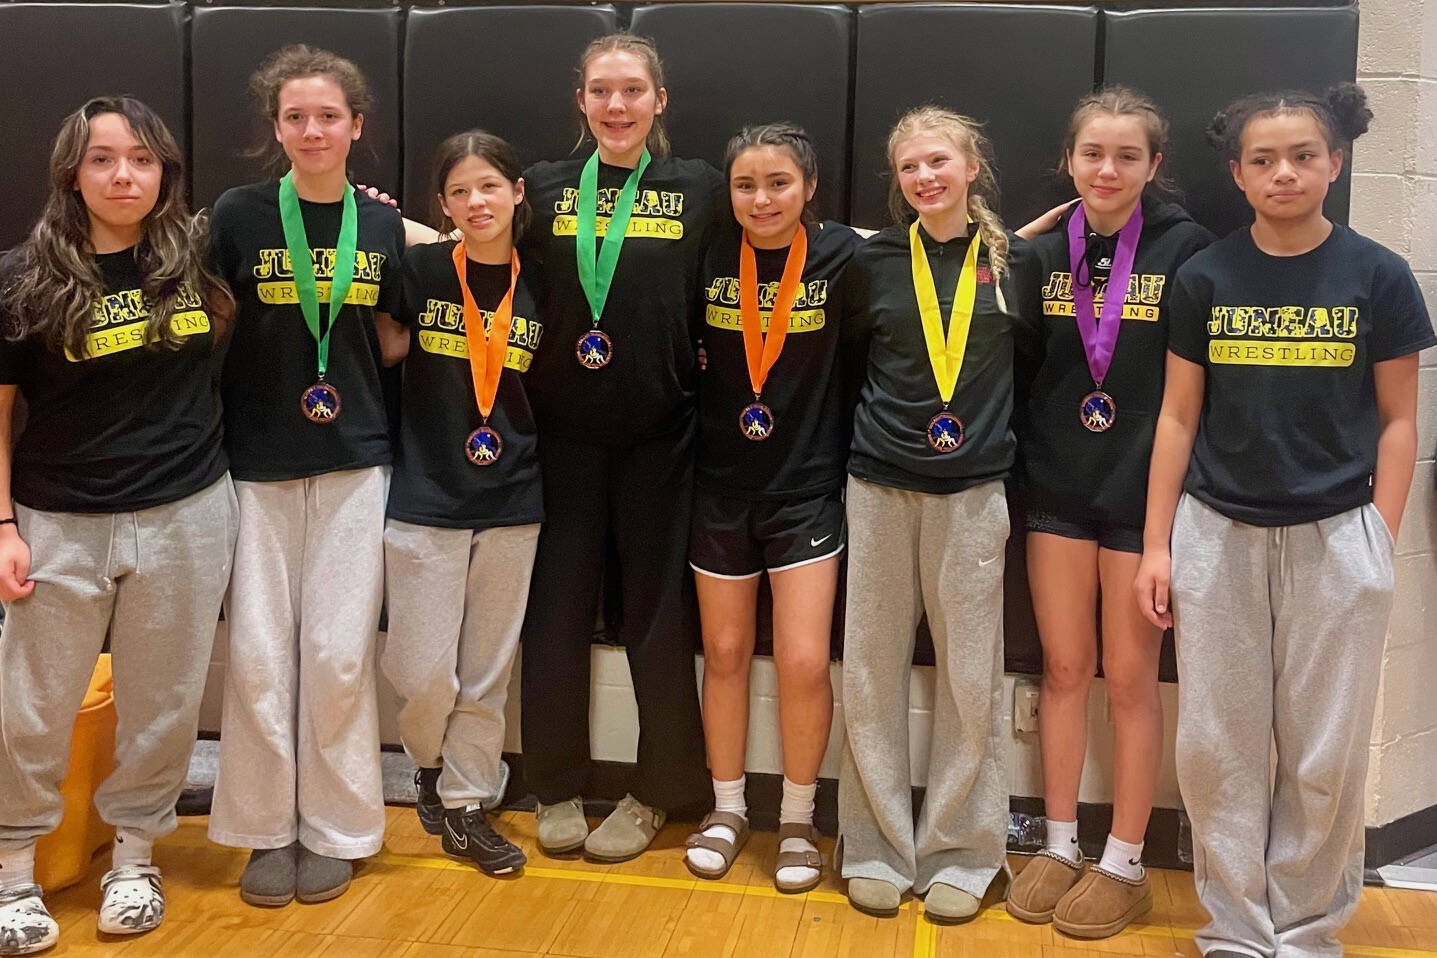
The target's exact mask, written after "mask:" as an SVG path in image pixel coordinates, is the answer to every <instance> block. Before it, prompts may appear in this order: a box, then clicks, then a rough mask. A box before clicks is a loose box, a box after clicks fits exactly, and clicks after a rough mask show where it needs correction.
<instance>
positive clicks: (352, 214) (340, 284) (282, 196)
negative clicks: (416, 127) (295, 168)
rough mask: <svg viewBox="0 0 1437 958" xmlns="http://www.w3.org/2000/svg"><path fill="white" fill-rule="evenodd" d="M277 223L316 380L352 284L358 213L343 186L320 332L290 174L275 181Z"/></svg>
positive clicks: (311, 272) (350, 190)
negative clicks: (314, 358) (312, 349)
mask: <svg viewBox="0 0 1437 958" xmlns="http://www.w3.org/2000/svg"><path fill="white" fill-rule="evenodd" d="M279 222H280V225H281V226H283V227H284V245H285V246H287V247H288V248H289V267H290V272H291V274H292V275H293V276H294V291H295V295H296V296H297V297H298V298H299V309H300V312H302V313H304V322H305V325H306V326H308V327H309V334H310V335H311V336H313V337H314V342H315V344H316V346H317V347H318V351H319V378H320V379H323V378H324V372H325V369H326V368H327V367H328V366H329V334H330V333H331V332H333V331H334V321H335V319H336V318H338V316H339V311H340V310H341V309H343V308H344V299H345V297H346V296H348V295H349V287H350V285H351V284H352V283H353V282H354V253H355V249H356V248H357V247H358V245H359V209H358V206H357V204H356V203H355V202H354V189H353V188H352V187H351V186H350V185H349V184H348V183H345V185H344V210H343V212H342V213H341V214H340V217H339V240H338V242H337V243H336V244H335V249H334V274H333V276H332V277H331V278H330V284H329V298H328V301H329V315H328V317H326V322H325V325H324V328H323V330H321V329H320V325H319V288H318V285H317V284H316V283H315V281H314V261H313V260H312V259H311V258H310V251H309V237H308V236H306V235H305V232H304V216H303V214H302V213H300V209H299V193H298V192H296V190H295V188H294V179H293V173H286V174H285V175H284V177H283V178H282V179H281V180H280V181H279Z"/></svg>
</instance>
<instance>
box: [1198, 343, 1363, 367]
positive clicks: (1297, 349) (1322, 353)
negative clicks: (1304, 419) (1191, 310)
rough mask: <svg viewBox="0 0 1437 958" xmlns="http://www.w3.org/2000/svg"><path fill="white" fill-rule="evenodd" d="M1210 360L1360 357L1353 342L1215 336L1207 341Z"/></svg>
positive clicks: (1296, 362)
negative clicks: (1267, 339) (1269, 339)
mask: <svg viewBox="0 0 1437 958" xmlns="http://www.w3.org/2000/svg"><path fill="white" fill-rule="evenodd" d="M1207 357H1208V362H1210V363H1216V364H1222V365H1225V366H1321V367H1345V366H1351V365H1352V363H1353V360H1354V359H1356V357H1357V347H1356V346H1355V345H1353V344H1352V343H1334V342H1330V341H1322V340H1318V341H1307V342H1292V341H1289V342H1281V343H1272V342H1262V341H1261V340H1250V339H1214V340H1211V341H1210V342H1209V343H1208V345H1207Z"/></svg>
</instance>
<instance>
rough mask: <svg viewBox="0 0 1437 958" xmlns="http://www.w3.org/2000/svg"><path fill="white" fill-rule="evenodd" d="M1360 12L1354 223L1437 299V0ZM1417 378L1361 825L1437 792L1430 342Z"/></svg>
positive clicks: (1436, 359)
mask: <svg viewBox="0 0 1437 958" xmlns="http://www.w3.org/2000/svg"><path fill="white" fill-rule="evenodd" d="M1361 12H1362V17H1361V27H1360V35H1359V44H1358V60H1357V70H1358V81H1359V82H1360V83H1361V84H1362V85H1363V86H1364V87H1365V88H1366V90H1367V93H1368V96H1369V97H1370V98H1371V105H1372V109H1373V112H1374V113H1375V114H1376V119H1375V121H1374V122H1373V125H1372V130H1371V132H1369V133H1368V135H1367V136H1365V137H1363V138H1362V139H1361V140H1359V141H1358V142H1357V148H1356V150H1355V154H1356V155H1355V157H1354V167H1353V177H1352V226H1353V227H1354V228H1355V229H1357V230H1358V231H1359V232H1361V233H1364V234H1366V235H1367V236H1370V237H1372V238H1373V239H1375V240H1377V241H1378V242H1380V243H1383V244H1385V245H1386V246H1388V247H1390V248H1392V249H1394V250H1396V251H1397V252H1398V253H1401V254H1402V255H1403V256H1405V257H1406V258H1407V260H1408V262H1409V263H1411V264H1412V269H1413V271H1414V272H1415V273H1416V274H1417V279H1418V282H1420V283H1421V284H1422V290H1423V293H1424V295H1425V296H1426V299H1427V305H1428V309H1429V310H1437V2H1428V0H1363V2H1362V10H1361ZM1420 388H1421V392H1420V394H1419V398H1418V414H1417V460H1418V461H1417V472H1416V476H1415V477H1414V479H1413V482H1412V493H1411V496H1410V497H1409V498H1408V500H1407V512H1406V514H1405V515H1404V516H1403V519H1402V529H1401V532H1400V534H1399V535H1398V539H1397V595H1396V601H1395V605H1394V606H1393V610H1392V624H1391V626H1390V628H1389V629H1388V633H1387V649H1386V653H1385V655H1384V656H1383V662H1382V689H1381V693H1380V697H1379V699H1378V705H1377V717H1376V722H1375V724H1374V726H1373V730H1372V755H1371V759H1372V766H1371V772H1370V774H1369V777H1368V786H1367V825H1368V826H1369V827H1377V826H1381V825H1385V824H1387V823H1389V822H1392V821H1395V820H1397V819H1399V818H1401V817H1403V816H1404V815H1409V814H1411V813H1412V812H1415V811H1419V810H1421V809H1424V808H1427V807H1429V806H1431V805H1434V804H1437V702H1434V700H1433V696H1432V677H1433V676H1434V675H1437V641H1434V640H1437V554H1434V547H1437V486H1434V474H1433V458H1434V455H1437V349H1434V350H1428V351H1427V352H1426V353H1424V354H1423V356H1422V371H1421V374H1420ZM1315 598H1316V597H1315ZM1318 601H1320V599H1318Z"/></svg>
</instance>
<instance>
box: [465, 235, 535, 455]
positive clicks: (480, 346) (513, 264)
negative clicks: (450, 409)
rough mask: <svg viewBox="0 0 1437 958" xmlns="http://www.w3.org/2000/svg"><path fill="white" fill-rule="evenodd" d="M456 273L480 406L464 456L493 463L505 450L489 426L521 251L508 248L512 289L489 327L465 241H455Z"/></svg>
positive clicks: (517, 279)
mask: <svg viewBox="0 0 1437 958" xmlns="http://www.w3.org/2000/svg"><path fill="white" fill-rule="evenodd" d="M453 260H454V272H455V274H456V275H457V276H458V277H459V295H460V296H462V297H463V299H464V343H465V346H466V348H467V350H468V353H469V374H470V378H471V379H472V380H473V382H474V401H475V403H476V404H477V405H478V406H479V423H480V424H479V428H478V429H475V430H474V431H473V432H471V433H470V434H469V435H468V436H467V437H465V439H464V458H465V459H468V460H469V462H470V463H472V464H473V465H476V466H492V465H494V463H496V462H498V461H499V457H500V455H502V454H503V452H504V439H503V437H502V436H500V435H499V431H498V430H497V429H494V428H493V427H491V426H490V425H489V416H490V415H491V414H492V413H493V412H494V400H495V398H496V397H497V396H498V395H499V377H500V376H501V375H503V373H504V355H505V353H506V352H507V351H508V349H509V329H510V327H511V326H512V325H513V322H514V290H515V289H516V288H518V285H519V254H518V252H517V251H515V250H513V249H511V250H510V251H509V290H508V292H506V293H505V294H504V298H503V299H501V300H500V301H499V305H498V307H497V308H496V309H495V310H494V315H493V318H492V319H491V321H490V324H489V327H488V328H487V329H486V328H485V327H484V317H483V316H482V315H480V313H479V303H478V302H477V301H476V300H475V299H474V293H473V291H472V290H470V289H469V270H468V266H469V254H468V251H467V250H466V249H465V247H464V241H463V240H460V241H459V242H458V243H456V244H454V253H453Z"/></svg>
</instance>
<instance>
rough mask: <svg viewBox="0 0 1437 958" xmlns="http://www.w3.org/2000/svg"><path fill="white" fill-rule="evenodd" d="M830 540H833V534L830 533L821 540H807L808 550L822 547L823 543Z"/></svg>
mask: <svg viewBox="0 0 1437 958" xmlns="http://www.w3.org/2000/svg"><path fill="white" fill-rule="evenodd" d="M832 538H833V533H831V532H830V533H829V534H828V535H826V536H824V537H823V538H822V539H809V540H808V547H809V548H810V549H814V548H817V547H818V546H821V545H823V544H824V543H825V542H827V541H828V540H829V539H832Z"/></svg>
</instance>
